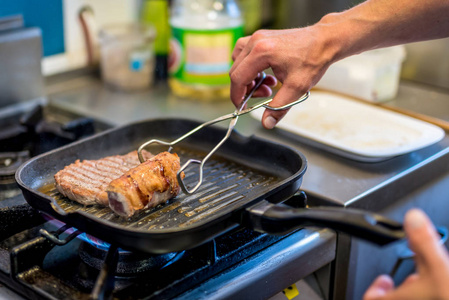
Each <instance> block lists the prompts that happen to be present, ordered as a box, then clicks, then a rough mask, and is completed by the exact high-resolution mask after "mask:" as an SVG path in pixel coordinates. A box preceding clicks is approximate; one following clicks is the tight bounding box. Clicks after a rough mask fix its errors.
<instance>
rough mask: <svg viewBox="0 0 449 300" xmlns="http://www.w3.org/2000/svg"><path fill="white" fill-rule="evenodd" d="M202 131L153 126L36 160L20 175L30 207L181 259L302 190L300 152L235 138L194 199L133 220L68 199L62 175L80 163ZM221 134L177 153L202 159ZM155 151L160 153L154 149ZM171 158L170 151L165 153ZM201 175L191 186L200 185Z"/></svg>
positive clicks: (169, 123) (127, 129) (196, 139)
mask: <svg viewBox="0 0 449 300" xmlns="http://www.w3.org/2000/svg"><path fill="white" fill-rule="evenodd" d="M198 124H199V123H197V122H195V121H189V120H180V119H161V120H150V121H144V122H140V123H135V124H130V125H127V126H124V127H119V128H116V129H112V130H110V131H107V132H104V133H101V134H99V135H96V136H94V137H92V138H88V139H86V140H82V141H79V142H76V143H74V144H71V145H68V146H66V147H63V148H60V149H56V150H54V151H51V152H49V153H46V154H44V155H41V156H38V157H36V158H33V159H32V160H30V161H29V162H27V163H25V164H24V165H23V166H22V167H21V168H20V170H19V171H18V172H17V174H16V179H17V181H18V183H19V185H20V186H21V188H22V190H23V193H24V195H25V198H26V200H27V201H28V203H30V205H32V206H33V207H35V208H37V209H39V210H40V211H43V212H45V213H46V214H49V215H51V216H53V217H55V218H57V219H59V220H61V221H63V222H66V223H68V224H70V225H72V226H74V227H76V228H78V229H80V230H82V231H85V232H87V233H90V234H92V235H95V236H97V237H98V238H101V239H104V240H105V241H107V242H109V243H116V244H118V245H119V246H122V247H124V248H129V249H131V250H138V251H144V252H149V253H166V252H172V251H180V250H184V249H185V248H191V247H193V246H196V245H198V244H200V243H202V242H204V241H206V240H208V239H210V238H213V237H214V236H216V235H218V234H220V233H221V232H224V231H226V230H228V229H231V228H233V227H235V226H237V225H238V223H239V217H240V216H239V213H240V212H241V211H242V210H243V209H244V208H245V207H246V206H248V205H250V204H252V203H255V202H256V201H258V200H262V199H267V198H271V200H273V201H281V200H284V199H285V197H287V196H289V195H291V194H293V193H294V192H295V191H296V190H297V189H298V188H299V186H300V184H301V180H302V175H303V174H304V172H305V165H306V162H305V158H304V157H303V155H302V154H301V153H299V152H297V151H296V150H293V149H291V148H288V147H285V146H281V145H278V144H273V143H270V142H267V141H264V140H261V139H258V138H255V137H243V136H241V135H239V134H237V133H233V134H232V135H231V138H230V139H229V140H228V141H227V142H226V143H225V144H224V145H223V146H222V147H221V148H220V150H219V151H218V152H217V153H216V155H214V156H212V158H211V159H210V160H209V161H208V162H207V163H206V165H205V167H204V181H203V184H202V186H201V188H200V189H199V190H198V191H197V192H196V193H194V194H193V195H185V194H183V193H182V192H181V193H180V195H178V196H177V197H176V198H173V199H171V200H169V201H168V202H167V203H165V204H163V205H159V206H157V207H155V208H152V209H147V210H142V211H140V212H138V213H137V214H136V215H134V216H132V217H131V218H123V217H119V216H118V215H116V214H115V213H113V212H112V211H111V210H110V209H109V208H108V207H100V206H97V205H93V206H83V205H81V204H78V203H77V202H74V201H71V200H69V199H68V198H66V197H64V196H63V195H61V194H60V193H59V192H58V191H57V190H56V188H55V185H54V178H53V176H54V174H56V172H57V171H59V170H61V169H62V168H64V166H66V165H68V164H70V163H72V162H74V161H75V160H76V159H81V160H83V159H99V158H102V157H105V156H108V155H115V154H125V153H127V152H129V151H132V150H135V149H137V147H138V146H139V145H140V144H141V143H143V142H144V141H146V140H148V139H150V138H160V139H165V140H167V141H170V140H172V139H176V138H177V137H179V136H180V135H182V134H183V133H185V132H187V131H188V130H190V129H191V128H193V127H194V126H196V125H198ZM224 133H225V131H224V130H223V129H221V128H216V127H209V128H205V129H203V130H201V131H200V132H198V133H196V134H195V135H194V136H192V137H191V138H189V139H188V140H187V141H186V142H184V143H182V144H180V145H179V146H176V147H175V148H174V149H173V151H172V152H175V153H177V154H178V155H179V156H180V158H181V164H182V163H183V162H185V161H186V160H187V159H189V158H196V159H201V158H203V157H204V155H205V154H207V151H208V150H210V149H211V148H212V147H213V146H214V145H215V144H216V143H217V142H218V141H219V140H220V139H221V138H222V137H223V136H224ZM148 150H149V151H152V152H153V151H154V149H148ZM161 150H166V149H161ZM196 171H197V169H196V168H192V169H187V170H186V179H185V182H186V184H187V185H189V184H191V185H192V186H193V185H194V184H195V183H196V180H197V177H196V173H195V172H196Z"/></svg>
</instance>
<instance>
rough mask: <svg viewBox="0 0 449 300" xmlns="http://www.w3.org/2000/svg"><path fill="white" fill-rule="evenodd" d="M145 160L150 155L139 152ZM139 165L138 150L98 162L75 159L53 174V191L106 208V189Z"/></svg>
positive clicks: (83, 202) (86, 203)
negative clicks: (54, 187) (113, 181)
mask: <svg viewBox="0 0 449 300" xmlns="http://www.w3.org/2000/svg"><path fill="white" fill-rule="evenodd" d="M142 154H143V156H144V158H145V159H149V158H151V157H152V156H153V155H152V154H151V153H150V152H148V151H145V150H144V151H143V152H142ZM139 164H140V161H139V158H138V157H137V151H132V152H130V153H128V154H126V155H114V156H108V157H105V158H102V159H98V160H84V161H80V160H77V161H75V162H74V163H73V164H70V165H68V166H66V167H65V168H64V169H62V170H61V171H59V172H58V173H56V175H55V181H56V188H57V189H58V191H59V192H60V193H61V194H63V195H64V196H66V197H68V198H69V199H71V200H74V201H76V202H78V203H81V204H84V205H91V204H100V205H104V206H107V205H108V196H107V193H106V187H107V186H108V185H109V183H110V182H111V181H112V180H113V179H116V178H119V177H120V176H122V175H123V174H124V173H125V172H127V171H128V170H130V169H131V168H134V167H136V166H138V165H139Z"/></svg>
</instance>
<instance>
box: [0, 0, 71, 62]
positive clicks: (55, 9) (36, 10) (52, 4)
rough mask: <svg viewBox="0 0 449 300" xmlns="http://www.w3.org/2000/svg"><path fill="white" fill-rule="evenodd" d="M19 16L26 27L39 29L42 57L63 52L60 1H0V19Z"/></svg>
mask: <svg viewBox="0 0 449 300" xmlns="http://www.w3.org/2000/svg"><path fill="white" fill-rule="evenodd" d="M17 14H21V15H22V16H23V19H24V23H25V26H26V27H40V28H41V30H42V42H43V47H44V56H48V55H53V54H58V53H62V52H64V27H63V26H64V24H63V17H62V15H63V13H62V0H0V17H3V16H10V15H17Z"/></svg>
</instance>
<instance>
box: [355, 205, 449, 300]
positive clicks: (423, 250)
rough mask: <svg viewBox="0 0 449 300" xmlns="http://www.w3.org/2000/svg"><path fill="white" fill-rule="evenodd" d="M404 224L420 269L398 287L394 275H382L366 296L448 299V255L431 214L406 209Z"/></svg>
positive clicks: (367, 298) (369, 298) (383, 299)
mask: <svg viewBox="0 0 449 300" xmlns="http://www.w3.org/2000/svg"><path fill="white" fill-rule="evenodd" d="M404 228H405V232H406V234H407V238H408V240H409V246H410V249H411V250H412V251H413V252H414V253H415V264H416V270H417V272H416V273H415V274H412V275H410V276H409V277H408V278H407V279H406V280H405V281H404V282H403V283H402V284H401V285H400V286H398V287H395V286H394V283H393V280H392V279H391V277H389V276H387V275H381V276H379V277H378V278H377V279H376V280H375V281H374V282H373V283H372V284H371V286H370V287H369V288H368V290H367V291H366V293H365V295H364V298H363V299H364V300H402V299H403V300H413V299H417V300H418V299H419V300H423V299H449V284H448V283H449V255H448V253H447V250H446V248H445V247H444V246H443V245H441V244H440V236H439V234H438V233H437V232H436V230H435V228H434V226H433V225H432V222H431V221H430V220H429V218H428V217H427V216H426V215H425V214H424V213H423V212H422V211H421V210H418V209H412V210H410V211H409V212H407V214H406V216H405V220H404Z"/></svg>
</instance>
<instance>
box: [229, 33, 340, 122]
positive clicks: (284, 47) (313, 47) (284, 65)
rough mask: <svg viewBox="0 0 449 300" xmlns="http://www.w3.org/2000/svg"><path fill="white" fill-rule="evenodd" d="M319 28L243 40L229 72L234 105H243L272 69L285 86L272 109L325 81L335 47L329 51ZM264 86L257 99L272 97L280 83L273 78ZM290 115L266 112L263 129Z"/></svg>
mask: <svg viewBox="0 0 449 300" xmlns="http://www.w3.org/2000/svg"><path fill="white" fill-rule="evenodd" d="M317 26H318V25H317ZM317 26H311V27H307V28H302V29H287V30H259V31H257V32H255V33H254V34H253V35H252V36H248V37H244V38H241V39H239V40H238V41H237V44H236V46H235V48H234V51H233V53H232V59H233V60H234V64H233V66H232V68H231V70H230V72H229V75H230V77H231V100H232V102H233V103H234V105H235V106H238V105H239V104H240V103H241V101H242V99H243V98H244V96H245V94H246V93H247V92H248V91H249V89H250V88H251V87H252V86H254V79H255V78H257V76H258V74H259V73H260V72H261V71H264V70H266V69H267V68H270V67H271V69H272V70H273V73H274V76H275V77H276V78H277V80H279V81H280V82H281V83H282V87H281V88H280V89H279V91H278V92H277V94H276V95H275V97H274V99H273V101H272V102H271V103H270V106H273V107H280V106H283V105H286V104H288V103H291V102H293V101H296V100H297V99H299V98H300V97H301V96H302V95H303V94H305V93H306V92H307V91H309V90H310V89H311V88H312V87H313V86H314V85H315V84H316V83H317V82H318V81H319V80H320V79H321V77H322V76H323V74H324V72H325V71H326V70H327V68H328V66H329V64H330V61H331V59H330V57H331V51H330V50H329V49H331V48H332V47H328V48H326V47H325V45H323V44H322V43H321V41H320V39H319V38H318V36H319V34H318V32H317V29H316V27H317ZM264 83H265V84H264V85H262V86H261V88H259V90H258V92H257V93H255V96H258V97H268V96H270V95H271V92H272V91H271V89H270V86H273V85H275V84H276V79H275V78H274V77H273V76H270V75H269V76H268V77H267V79H266V80H265V82H264ZM287 111H288V110H282V111H271V110H266V111H265V112H264V115H263V117H262V120H263V121H262V124H263V126H264V127H265V128H267V129H271V128H273V127H274V126H275V125H276V123H277V122H278V121H279V120H280V119H282V117H283V116H284V115H285V114H286V113H287Z"/></svg>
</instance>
